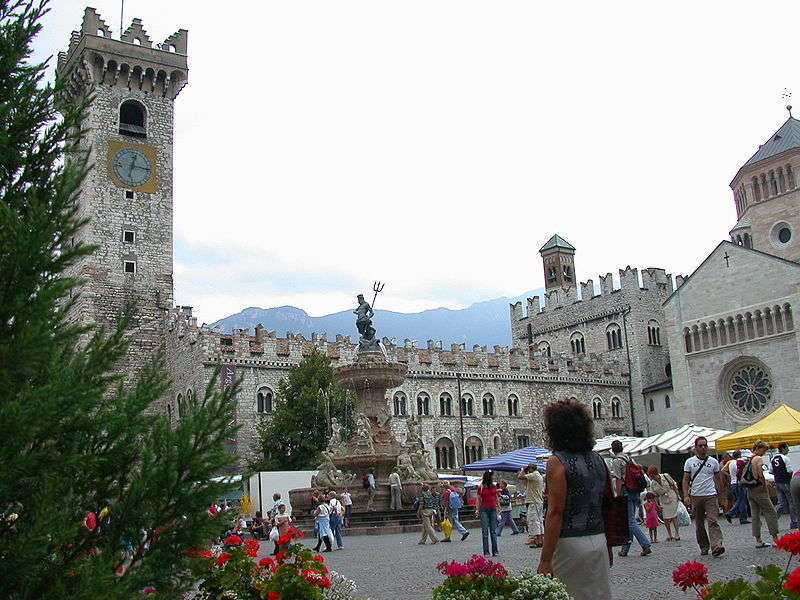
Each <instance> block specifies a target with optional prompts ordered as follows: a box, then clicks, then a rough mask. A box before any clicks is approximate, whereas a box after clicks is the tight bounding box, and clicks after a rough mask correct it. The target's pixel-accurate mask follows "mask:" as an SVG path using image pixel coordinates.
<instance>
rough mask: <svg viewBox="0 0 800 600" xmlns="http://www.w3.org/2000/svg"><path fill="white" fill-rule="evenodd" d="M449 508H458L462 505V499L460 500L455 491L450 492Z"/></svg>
mask: <svg viewBox="0 0 800 600" xmlns="http://www.w3.org/2000/svg"><path fill="white" fill-rule="evenodd" d="M449 500H450V508H451V509H453V510H458V509H459V508H461V507H462V506H464V501H463V500H461V496H460V495H458V493H457V492H450V498H449Z"/></svg>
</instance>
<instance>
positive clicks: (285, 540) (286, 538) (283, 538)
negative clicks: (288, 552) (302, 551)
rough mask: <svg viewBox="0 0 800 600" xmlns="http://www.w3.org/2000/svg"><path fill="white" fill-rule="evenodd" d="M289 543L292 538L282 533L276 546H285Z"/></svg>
mask: <svg viewBox="0 0 800 600" xmlns="http://www.w3.org/2000/svg"><path fill="white" fill-rule="evenodd" d="M291 541H292V538H291V537H290V536H289V534H288V533H284V534H283V535H282V536H281V537H279V538H278V546H286V545H287V544H288V543H289V542H291Z"/></svg>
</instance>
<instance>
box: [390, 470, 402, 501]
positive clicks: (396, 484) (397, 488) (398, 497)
mask: <svg viewBox="0 0 800 600" xmlns="http://www.w3.org/2000/svg"><path fill="white" fill-rule="evenodd" d="M389 492H390V493H391V494H392V499H391V503H390V504H389V509H390V510H400V509H402V508H403V500H402V496H403V484H402V483H400V475H399V474H398V473H397V471H392V472H391V473H390V474H389Z"/></svg>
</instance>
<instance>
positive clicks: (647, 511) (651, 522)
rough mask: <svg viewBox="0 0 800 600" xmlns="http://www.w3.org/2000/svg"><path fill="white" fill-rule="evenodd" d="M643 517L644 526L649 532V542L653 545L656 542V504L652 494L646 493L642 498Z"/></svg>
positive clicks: (654, 496)
mask: <svg viewBox="0 0 800 600" xmlns="http://www.w3.org/2000/svg"><path fill="white" fill-rule="evenodd" d="M644 515H645V516H644V524H645V525H646V526H647V528H648V529H649V530H650V541H651V542H652V543H654V544H655V543H657V542H658V504H657V503H656V495H655V494H654V493H653V492H647V494H645V496H644Z"/></svg>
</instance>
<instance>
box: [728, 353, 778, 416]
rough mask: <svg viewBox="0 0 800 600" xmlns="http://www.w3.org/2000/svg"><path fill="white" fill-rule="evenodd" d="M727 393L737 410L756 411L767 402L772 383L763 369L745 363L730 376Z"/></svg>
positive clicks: (760, 409) (744, 411)
mask: <svg viewBox="0 0 800 600" xmlns="http://www.w3.org/2000/svg"><path fill="white" fill-rule="evenodd" d="M728 393H729V395H730V398H731V401H732V402H733V405H734V406H735V407H736V408H737V409H738V410H740V411H742V412H743V413H750V414H752V413H757V412H761V411H762V410H763V409H764V408H765V407H766V406H767V405H768V404H769V402H770V396H771V394H772V383H771V382H770V380H769V376H768V375H767V372H766V370H765V369H763V368H761V367H759V366H757V365H747V366H746V367H742V368H740V369H738V370H736V371H734V372H733V374H732V375H731V376H730V380H729V383H728Z"/></svg>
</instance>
